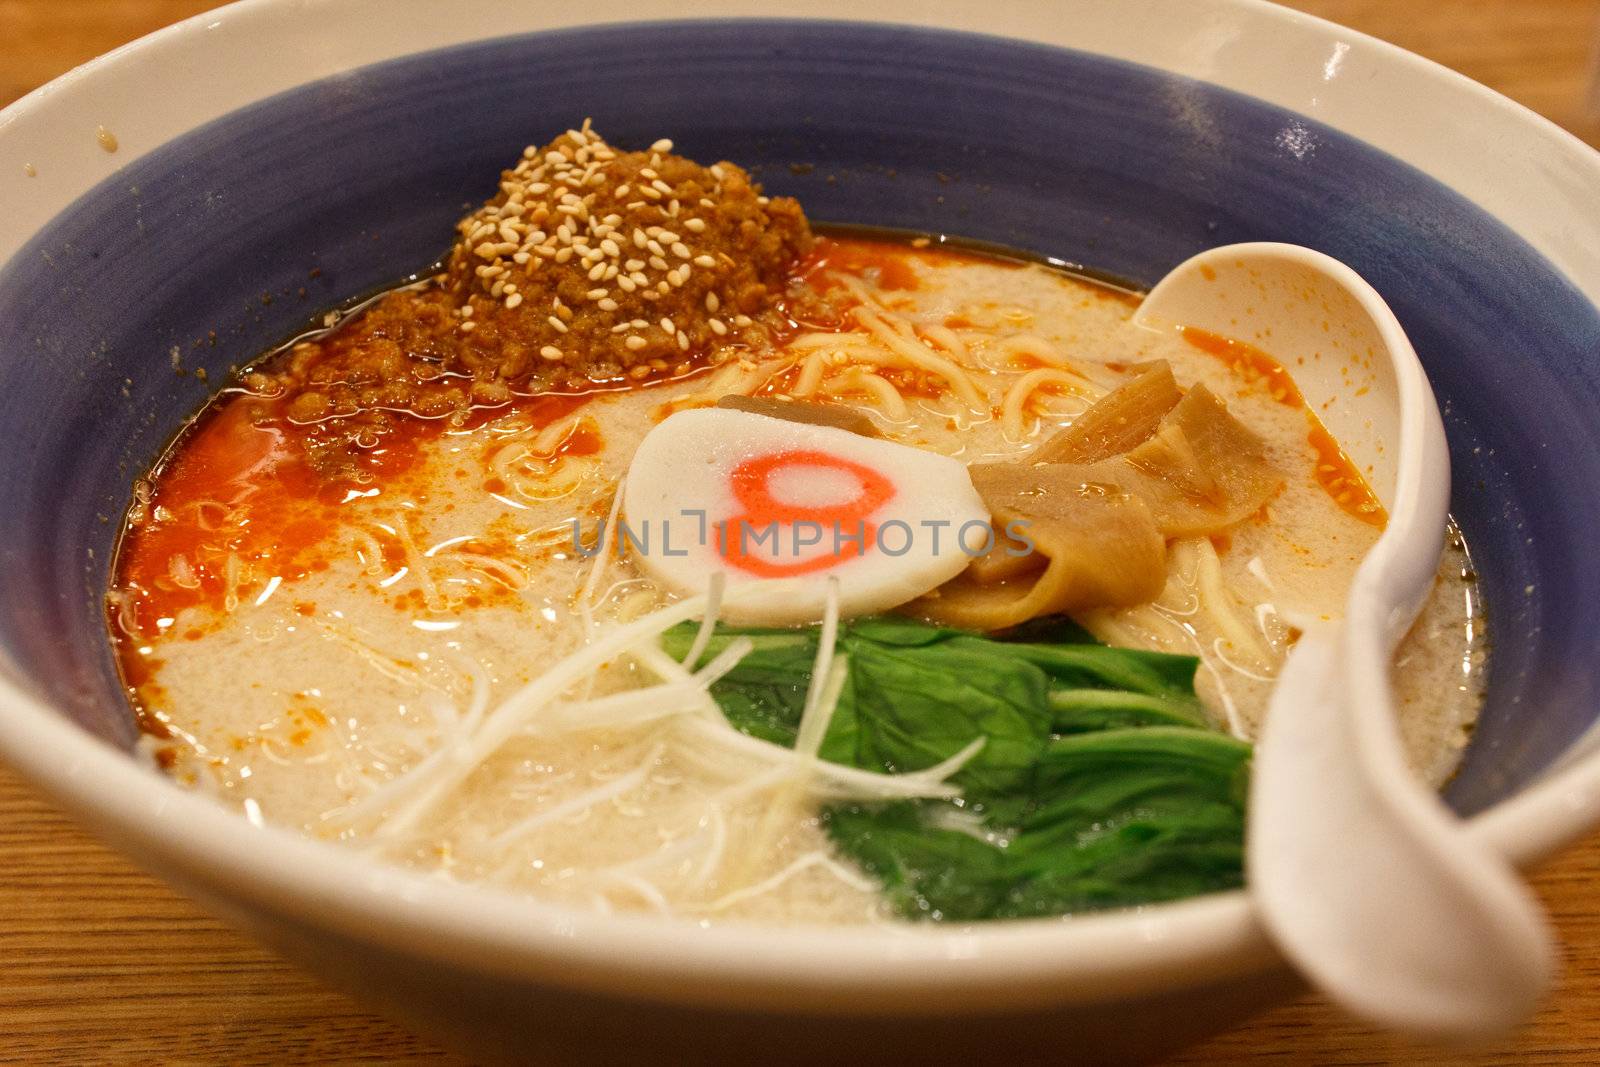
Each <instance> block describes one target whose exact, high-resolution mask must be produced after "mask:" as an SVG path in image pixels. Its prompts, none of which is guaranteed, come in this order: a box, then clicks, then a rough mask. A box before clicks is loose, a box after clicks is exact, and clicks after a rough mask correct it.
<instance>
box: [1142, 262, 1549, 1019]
mask: <svg viewBox="0 0 1600 1067" xmlns="http://www.w3.org/2000/svg"><path fill="white" fill-rule="evenodd" d="M1135 321H1136V322H1137V323H1139V324H1140V325H1142V326H1147V327H1150V328H1154V329H1166V330H1170V329H1174V328H1177V327H1181V326H1190V327H1198V328H1201V329H1205V330H1209V331H1212V332H1214V333H1217V334H1221V335H1224V336H1226V337H1230V338H1233V339H1236V340H1239V341H1244V342H1247V343H1249V344H1253V345H1255V346H1257V347H1259V348H1261V349H1262V350H1264V351H1266V352H1268V353H1272V354H1274V355H1275V356H1276V357H1277V358H1278V359H1280V360H1281V361H1283V362H1284V363H1285V365H1286V366H1287V367H1288V369H1289V371H1290V373H1291V374H1292V375H1293V377H1294V379H1295V381H1296V383H1297V384H1298V385H1299V387H1300V389H1301V392H1302V393H1303V394H1304V396H1305V399H1306V402H1307V404H1308V405H1309V407H1310V408H1311V410H1313V411H1315V412H1316V413H1317V415H1318V416H1319V417H1320V418H1321V419H1322V421H1323V422H1324V424H1326V426H1327V427H1328V429H1329V430H1330V431H1331V432H1332V433H1333V435H1334V437H1335V438H1337V439H1338V441H1339V442H1340V444H1341V445H1342V446H1343V447H1344V449H1345V452H1346V453H1347V454H1348V455H1349V456H1350V457H1351V458H1352V459H1353V460H1354V461H1355V462H1356V464H1357V466H1358V467H1359V468H1360V469H1361V470H1362V471H1363V472H1364V473H1365V474H1366V475H1367V479H1368V481H1369V483H1370V484H1371V486H1372V489H1373V491H1374V492H1375V493H1377V495H1378V497H1379V499H1380V500H1382V502H1383V503H1384V505H1385V506H1386V507H1387V508H1388V511H1389V521H1388V525H1387V526H1386V528H1385V529H1384V532H1383V534H1382V536H1381V537H1379V539H1378V541H1377V543H1376V544H1375V545H1373V547H1372V549H1371V550H1370V551H1369V552H1368V553H1367V555H1366V557H1365V559H1363V561H1362V563H1361V565H1360V568H1359V569H1358V570H1357V571H1356V575H1355V580H1354V582H1353V584H1352V585H1351V588H1350V593H1349V599H1348V600H1347V601H1346V604H1345V610H1344V615H1343V617H1342V618H1339V619H1334V620H1331V621H1324V620H1318V619H1313V620H1295V621H1296V622H1297V623H1301V622H1303V623H1304V625H1303V627H1302V629H1303V631H1304V633H1303V636H1301V638H1300V640H1299V641H1298V642H1297V643H1296V645H1295V647H1294V649H1293V651H1292V652H1291V653H1290V655H1289V657H1288V660H1287V662H1286V663H1285V664H1284V666H1283V668H1282V671H1281V672H1280V674H1279V676H1278V679H1277V684H1276V686H1275V688H1274V690H1273V694H1272V699H1271V702H1270V705H1269V709H1268V717H1267V722H1266V724H1265V725H1264V726H1263V728H1262V734H1261V737H1260V738H1259V739H1258V741H1257V744H1256V752H1255V767H1254V772H1253V780H1252V784H1251V793H1250V823H1249V834H1248V841H1247V845H1246V868H1247V878H1248V882H1249V890H1250V893H1251V896H1252V898H1253V899H1254V902H1255V905H1256V908H1257V910H1258V912H1259V914H1260V916H1261V919H1262V921H1263V922H1264V923H1265V925H1266V927H1267V929H1268V930H1269V932H1270V933H1271V935H1272V937H1273V938H1274V939H1275V940H1276V941H1277V943H1278V945H1279V947H1280V948H1281V949H1282V950H1283V952H1284V954H1285V955H1287V956H1288V957H1289V959H1290V960H1291V961H1292V962H1293V963H1294V964H1295V965H1296V966H1297V967H1298V968H1299V969H1300V970H1301V971H1302V972H1303V973H1304V974H1305V975H1306V976H1307V977H1308V978H1310V979H1311V980H1312V981H1313V982H1314V983H1315V984H1316V985H1317V986H1319V987H1320V988H1321V989H1322V991H1323V992H1325V993H1327V994H1328V995H1329V996H1331V997H1333V998H1334V999H1335V1000H1337V1001H1338V1002H1339V1003H1340V1004H1342V1005H1343V1006H1344V1007H1345V1008H1347V1009H1348V1010H1350V1011H1352V1012H1354V1013H1355V1014H1357V1015H1360V1016H1362V1017H1364V1018H1366V1019H1369V1020H1371V1021H1373V1022H1376V1023H1379V1024H1381V1025H1385V1026H1390V1027H1394V1028H1397V1029H1401V1030H1406V1031H1409V1032H1412V1033H1417V1034H1422V1035H1427V1036H1433V1037H1439V1038H1446V1039H1452V1038H1453V1039H1468V1038H1474V1037H1480V1036H1484V1035H1488V1034H1491V1033H1494V1032H1497V1031H1500V1030H1503V1029H1505V1028H1507V1027H1509V1026H1512V1025H1514V1024H1515V1023H1517V1022H1518V1021H1520V1020H1522V1019H1523V1018H1525V1017H1526V1016H1527V1014H1528V1013H1529V1012H1530V1011H1531V1010H1532V1008H1533V1006H1534V1004H1535V1003H1536V1001H1537V1000H1538V998H1539V995H1540V994H1541V992H1542V991H1543V990H1544V988H1545V986H1546V984H1547V983H1548V981H1549V979H1550V976H1551V973H1552V966H1553V965H1552V961H1553V955H1554V954H1553V951H1552V944H1551V939H1550V934H1549V931H1548V928H1547V926H1546V924H1545V922H1544V919H1543V916H1542V914H1541V913H1540V911H1539V909H1538V906H1537V904H1536V903H1535V901H1534V899H1533V898H1532V896H1531V894H1530V893H1529V892H1528V891H1527V889H1526V887H1525V886H1524V885H1523V884H1522V882H1521V881H1520V880H1519V879H1518V877H1517V875H1516V873H1515V872H1514V871H1513V870H1512V869H1511V868H1510V866H1509V865H1508V864H1507V863H1506V862H1505V861H1504V860H1503V859H1501V858H1500V856H1498V855H1496V854H1495V853H1493V852H1492V851H1490V850H1489V849H1488V848H1487V847H1485V846H1484V845H1483V844H1481V843H1479V842H1478V841H1476V840H1474V839H1473V838H1472V837H1470V836H1468V834H1467V832H1466V828H1465V824H1464V823H1462V822H1461V821H1459V820H1458V819H1456V818H1455V816H1454V815H1452V814H1451V813H1450V811H1449V810H1448V809H1447V808H1446V807H1445V805H1444V804H1443V803H1442V802H1441V801H1440V799H1439V798H1438V796H1437V795H1435V794H1434V793H1433V792H1432V791H1431V790H1429V789H1428V788H1426V787H1425V786H1424V785H1423V784H1422V783H1421V782H1420V781H1419V780H1418V779H1417V777H1416V776H1415V775H1413V774H1412V773H1411V771H1410V770H1409V768H1408V767H1407V765H1406V762H1405V758H1404V753H1403V750H1402V747H1401V742H1400V734H1399V731H1398V727H1397V725H1396V720H1395V712H1394V699H1393V695H1392V693H1391V691H1390V681H1389V673H1390V663H1391V660H1392V658H1393V655H1394V650H1395V646H1396V644H1397V642H1398V641H1399V640H1400V638H1401V637H1402V636H1404V634H1405V633H1406V631H1407V630H1408V629H1409V628H1410V626H1411V624H1412V623H1413V622H1414V621H1415V620H1416V617H1417V612H1418V610H1419V609H1420V608H1421V606H1422V604H1423V602H1424V600H1425V599H1426V598H1427V596H1428V593H1429V590H1430V589H1431V588H1432V585H1433V581H1434V575H1435V572H1436V569H1437V568H1438V565H1439V557H1440V552H1441V549H1442V544H1443V539H1444V531H1445V522H1446V509H1447V507H1448V504H1449V499H1448V497H1449V483H1450V459H1449V455H1448V453H1447V452H1446V449H1445V438H1444V426H1443V423H1442V422H1441V420H1440V418H1439V408H1438V405H1437V404H1436V403H1435V401H1434V397H1433V390H1432V388H1431V387H1430V386H1429V384H1428V379H1427V377H1426V375H1425V374H1424V373H1423V370H1422V365H1421V364H1420V363H1419V362H1418V360H1417V356H1416V353H1415V352H1414V351H1413V350H1412V347H1411V343H1410V342H1409V341H1408V340H1407V339H1406V336H1405V333H1404V331H1403V330H1401V328H1400V324H1399V322H1398V321H1396V319H1395V317H1394V313H1393V312H1391V311H1390V310H1389V307H1388V305H1387V304H1385V303H1384V302H1383V298H1382V297H1380V296H1379V295H1378V294H1377V292H1375V291H1374V290H1373V288H1372V287H1371V286H1370V285H1368V284H1367V283H1366V282H1364V281H1363V280H1362V279H1361V278H1360V277H1359V276H1358V275H1357V274H1356V273H1355V272H1354V271H1352V270H1351V269H1350V268H1349V267H1347V266H1345V265H1344V264H1342V263H1340V262H1339V261H1337V260H1335V259H1332V258H1330V257H1328V256H1325V255H1323V254H1322V253H1320V252H1314V251H1312V250H1311V249H1308V248H1301V247H1299V246H1297V245H1286V244H1271V243H1255V244H1238V245H1228V246H1225V247H1222V248H1215V249H1212V250H1210V251H1208V252H1203V253H1201V254H1200V255H1197V256H1194V257H1193V258H1191V259H1189V260H1187V261H1186V262H1184V263H1183V264H1181V265H1180V266H1178V267H1177V268H1176V269H1175V270H1173V271H1172V273H1170V274H1168V275H1167V276H1166V277H1165V278H1163V279H1162V281H1161V283H1160V284H1159V285H1157V286H1156V287H1155V288H1154V289H1153V290H1151V292H1150V295H1149V296H1148V297H1146V298H1145V300H1144V303H1143V305H1142V306H1141V307H1140V308H1139V311H1138V312H1137V314H1136V315H1135Z"/></svg>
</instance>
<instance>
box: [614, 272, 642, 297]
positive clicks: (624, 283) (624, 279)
mask: <svg viewBox="0 0 1600 1067" xmlns="http://www.w3.org/2000/svg"><path fill="white" fill-rule="evenodd" d="M617 286H618V288H620V289H621V290H622V291H623V292H625V293H631V292H633V291H634V290H635V289H637V288H639V287H638V285H636V284H635V283H634V280H633V279H632V278H630V277H628V276H627V275H626V274H619V275H617Z"/></svg>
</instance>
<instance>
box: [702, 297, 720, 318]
mask: <svg viewBox="0 0 1600 1067" xmlns="http://www.w3.org/2000/svg"><path fill="white" fill-rule="evenodd" d="M721 306H722V301H721V300H718V299H717V294H716V293H707V294H706V310H707V311H709V312H711V313H712V314H713V315H714V314H716V311H717V308H719V307H721Z"/></svg>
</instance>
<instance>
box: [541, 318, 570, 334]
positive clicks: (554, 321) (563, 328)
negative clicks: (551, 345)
mask: <svg viewBox="0 0 1600 1067" xmlns="http://www.w3.org/2000/svg"><path fill="white" fill-rule="evenodd" d="M544 321H546V322H548V323H549V324H550V328H551V329H553V330H555V331H556V333H566V332H567V324H566V323H564V322H562V321H561V320H560V319H558V318H556V317H555V316H554V315H551V316H550V317H549V318H547V319H545V320H544Z"/></svg>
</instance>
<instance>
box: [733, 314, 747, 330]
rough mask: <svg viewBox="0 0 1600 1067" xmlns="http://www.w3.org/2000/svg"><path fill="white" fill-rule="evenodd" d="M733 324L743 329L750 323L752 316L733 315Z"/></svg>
mask: <svg viewBox="0 0 1600 1067" xmlns="http://www.w3.org/2000/svg"><path fill="white" fill-rule="evenodd" d="M733 324H734V325H735V326H737V327H739V329H741V330H742V329H744V328H745V327H746V326H748V325H750V316H749V315H735V316H734V317H733Z"/></svg>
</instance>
